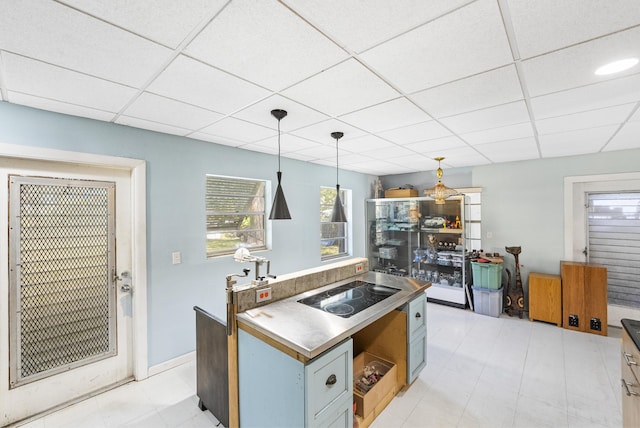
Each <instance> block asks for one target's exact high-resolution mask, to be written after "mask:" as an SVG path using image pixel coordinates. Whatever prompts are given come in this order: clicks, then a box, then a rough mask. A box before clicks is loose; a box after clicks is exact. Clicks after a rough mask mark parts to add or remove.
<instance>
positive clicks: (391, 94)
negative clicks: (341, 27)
mask: <svg viewBox="0 0 640 428" xmlns="http://www.w3.org/2000/svg"><path fill="white" fill-rule="evenodd" d="M282 94H283V95H284V96H286V97H289V98H291V99H293V100H296V101H298V102H301V103H302V104H305V105H307V106H309V107H311V108H315V109H317V110H320V111H323V112H326V113H328V114H330V115H332V116H339V115H341V114H345V113H349V112H352V111H355V110H359V109H361V108H363V107H367V106H370V105H372V104H377V103H380V102H383V101H387V100H389V99H392V98H396V97H397V96H398V95H399V94H398V92H397V91H395V90H394V89H393V88H391V86H389V85H387V84H386V83H385V82H384V81H382V80H380V79H379V78H378V77H377V76H376V75H375V74H373V73H371V72H370V71H369V70H367V69H366V68H365V67H363V66H362V64H360V63H359V62H358V61H356V60H354V59H349V60H347V61H345V62H343V63H341V64H338V65H336V66H335V67H331V68H330V69H328V70H324V71H323V72H321V73H319V74H316V75H315V76H313V77H311V78H309V79H307V80H305V81H304V82H301V83H299V84H297V85H295V86H292V87H291V88H288V89H286V90H285V91H283V92H282Z"/></svg>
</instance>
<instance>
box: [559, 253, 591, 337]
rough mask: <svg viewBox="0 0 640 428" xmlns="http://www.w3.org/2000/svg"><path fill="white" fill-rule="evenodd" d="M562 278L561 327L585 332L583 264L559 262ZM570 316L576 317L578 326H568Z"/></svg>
mask: <svg viewBox="0 0 640 428" xmlns="http://www.w3.org/2000/svg"><path fill="white" fill-rule="evenodd" d="M560 275H561V276H562V325H563V327H564V328H566V329H569V330H576V331H585V327H586V326H587V324H585V323H588V320H586V319H583V318H584V316H583V314H584V313H585V312H584V298H583V290H584V285H583V284H584V263H573V262H561V263H560ZM571 315H576V316H578V326H577V327H576V326H572V325H570V324H569V317H570V316H571Z"/></svg>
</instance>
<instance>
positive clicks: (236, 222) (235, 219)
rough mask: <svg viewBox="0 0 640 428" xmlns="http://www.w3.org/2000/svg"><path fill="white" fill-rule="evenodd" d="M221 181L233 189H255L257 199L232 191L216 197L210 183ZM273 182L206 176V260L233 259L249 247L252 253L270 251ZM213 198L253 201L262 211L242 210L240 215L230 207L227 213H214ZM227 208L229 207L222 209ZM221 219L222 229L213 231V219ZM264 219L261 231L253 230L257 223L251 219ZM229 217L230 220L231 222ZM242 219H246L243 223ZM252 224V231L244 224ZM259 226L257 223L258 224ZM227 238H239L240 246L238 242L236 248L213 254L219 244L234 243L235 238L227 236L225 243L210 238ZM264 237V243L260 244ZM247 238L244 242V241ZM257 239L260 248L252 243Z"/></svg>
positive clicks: (260, 225)
mask: <svg viewBox="0 0 640 428" xmlns="http://www.w3.org/2000/svg"><path fill="white" fill-rule="evenodd" d="M210 179H212V180H215V179H218V180H220V181H228V182H229V185H230V187H234V186H239V187H240V188H241V189H242V188H243V187H245V188H246V186H247V184H248V185H253V186H255V189H254V192H253V196H249V194H245V195H242V194H241V195H239V194H238V193H233V192H231V191H230V190H231V189H229V190H227V191H220V192H219V193H213V192H210V191H211V186H212V185H210V184H209V180H210ZM270 183H271V182H270V181H269V180H264V179H257V178H249V177H235V176H227V175H220V174H206V176H205V248H206V257H207V259H213V258H217V257H222V256H227V255H230V254H231V255H232V254H234V253H235V252H236V250H237V249H238V248H241V247H245V248H248V249H250V250H251V251H262V250H267V249H268V244H269V228H268V224H267V215H268V213H267V201H268V198H269V196H270V195H269V189H270V187H271V186H270ZM211 198H220V199H221V200H222V199H227V200H228V201H232V200H234V199H235V200H238V199H246V200H249V199H253V201H252V202H251V203H252V204H254V205H256V204H257V205H258V209H241V210H237V211H228V209H229V206H227V207H226V208H227V210H224V209H218V210H213V209H210V208H211V207H210V204H211V201H210V199H211ZM221 208H225V207H221ZM214 216H218V217H221V218H222V219H224V220H222V225H224V226H221V227H219V228H213V227H212V225H211V223H212V222H213V221H214V219H212V218H211V217H214ZM255 216H257V217H259V218H260V217H261V221H260V224H258V227H255V226H254V227H251V226H252V225H251V222H252V220H253V219H251V217H255ZM225 217H228V218H229V220H228V221H227V220H226V219H225ZM240 217H242V219H240ZM247 221H248V222H249V226H250V227H249V228H247V227H243V224H244V225H245V226H246V222H247ZM254 224H255V223H254ZM216 233H218V234H227V235H232V234H235V237H237V239H238V242H236V243H235V244H234V245H233V246H228V247H227V248H222V249H217V250H212V249H211V248H210V247H211V246H213V245H215V241H217V242H218V243H221V242H222V241H224V240H229V241H233V240H234V238H235V237H232V236H227V237H225V238H224V239H217V240H216V239H215V238H210V235H212V234H216ZM260 236H262V239H261V240H260ZM243 237H244V240H243ZM252 237H253V239H256V240H257V241H258V245H252V244H251V243H250V241H249V240H250V239H251V238H252Z"/></svg>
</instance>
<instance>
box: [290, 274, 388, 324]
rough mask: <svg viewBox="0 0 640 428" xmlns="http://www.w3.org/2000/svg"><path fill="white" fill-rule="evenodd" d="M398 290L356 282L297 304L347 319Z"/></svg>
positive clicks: (310, 297) (307, 298)
mask: <svg viewBox="0 0 640 428" xmlns="http://www.w3.org/2000/svg"><path fill="white" fill-rule="evenodd" d="M398 291H400V289H398V288H393V287H387V286H385V285H377V284H372V283H370V282H366V281H361V280H356V281H352V282H349V283H347V284H344V285H339V286H337V287H334V288H331V289H329V290H327V291H323V292H321V293H318V294H314V295H313V296H309V297H306V298H304V299H301V300H298V302H299V303H302V304H305V305H307V306H311V307H312V308H316V309H320V310H321V311H325V312H329V313H331V314H333V315H338V316H340V317H342V318H349V317H350V316H352V315H355V314H357V313H358V312H360V311H363V310H365V309H367V308H368V307H370V306H372V305H375V304H376V303H378V302H381V301H383V300H384V299H386V298H387V297H389V296H393V295H394V294H396V293H397V292H398Z"/></svg>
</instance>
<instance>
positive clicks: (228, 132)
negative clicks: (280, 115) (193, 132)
mask: <svg viewBox="0 0 640 428" xmlns="http://www.w3.org/2000/svg"><path fill="white" fill-rule="evenodd" d="M201 131H202V132H206V133H207V134H212V135H219V136H221V137H225V138H231V139H233V140H239V141H244V142H246V143H254V142H256V141H260V140H263V139H265V138H269V137H271V136H274V135H277V131H274V130H273V129H271V128H266V127H264V126H260V125H256V124H254V123H251V122H246V121H244V120H240V119H235V118H233V117H227V118H224V119H222V120H220V121H218V122H216V123H214V124H212V125H209V126H207V127H206V128H203V129H202V130H201ZM280 141H281V142H282V137H281V139H280ZM276 147H277V141H276Z"/></svg>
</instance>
